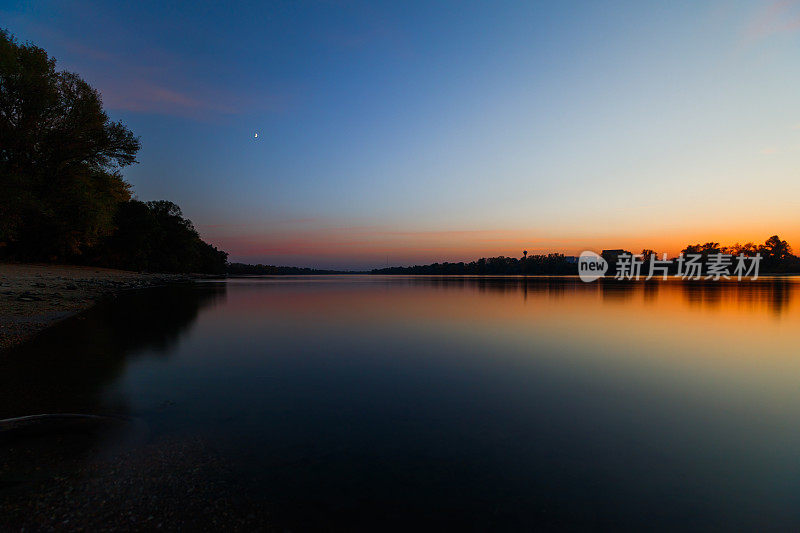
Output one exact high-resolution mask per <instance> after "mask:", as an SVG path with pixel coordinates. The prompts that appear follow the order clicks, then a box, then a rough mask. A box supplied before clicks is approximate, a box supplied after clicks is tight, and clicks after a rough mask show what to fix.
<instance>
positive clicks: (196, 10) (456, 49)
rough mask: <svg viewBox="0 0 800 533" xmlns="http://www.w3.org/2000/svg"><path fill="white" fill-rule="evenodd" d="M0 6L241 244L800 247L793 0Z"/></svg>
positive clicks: (410, 253) (271, 259)
mask: <svg viewBox="0 0 800 533" xmlns="http://www.w3.org/2000/svg"><path fill="white" fill-rule="evenodd" d="M0 27H5V28H7V29H8V30H10V31H11V33H13V34H14V35H15V36H16V37H17V38H18V40H21V41H31V42H33V43H35V44H37V45H39V46H41V47H43V48H45V49H46V50H47V51H48V53H50V55H51V56H53V57H55V58H56V59H57V61H58V64H57V65H58V68H59V69H66V70H70V71H74V72H77V73H79V74H81V76H83V77H84V79H86V80H87V81H88V82H89V83H90V84H92V85H93V86H94V87H95V88H97V89H98V90H99V91H100V92H101V94H102V96H103V101H104V104H105V107H106V109H107V111H108V114H109V116H110V117H111V118H112V119H115V120H122V121H124V122H125V123H126V124H127V125H128V127H129V128H130V129H131V130H132V131H133V132H134V133H135V134H136V135H138V136H139V137H140V138H141V141H142V149H141V151H140V153H139V155H138V161H139V162H138V164H136V165H134V166H132V167H128V168H126V169H125V171H124V175H125V177H126V179H127V180H128V181H129V182H130V183H132V184H133V190H134V193H135V195H136V197H137V198H139V199H141V200H155V199H168V200H171V201H173V202H175V203H177V204H178V205H180V206H181V208H182V209H183V212H184V215H186V216H187V217H188V218H190V219H191V220H192V221H193V222H194V224H195V226H196V227H197V229H198V231H199V232H200V234H201V236H202V237H203V238H204V239H206V240H207V241H209V242H211V243H213V244H215V245H216V246H218V247H220V248H222V249H224V250H226V251H228V252H229V253H230V260H232V261H244V262H251V263H266V264H275V265H297V266H311V267H323V268H345V269H367V268H375V267H383V266H385V265H386V264H390V265H408V264H419V263H429V262H434V261H439V262H441V261H463V260H473V259H477V258H479V257H487V256H496V255H507V256H520V255H521V253H522V250H528V251H529V253H544V252H550V251H555V252H561V253H566V254H568V255H578V254H579V253H580V252H581V251H582V250H596V251H599V250H601V249H604V248H626V249H629V250H633V251H639V250H641V249H643V248H650V249H654V250H656V251H659V252H667V253H670V254H674V253H677V252H679V251H680V249H681V248H683V247H684V245H686V244H688V243H694V242H707V241H716V242H721V243H722V244H733V243H734V242H737V241H739V242H742V243H743V242H747V241H754V242H763V241H764V240H765V239H766V238H767V237H769V236H770V235H773V234H775V233H777V234H779V235H780V236H781V237H782V238H783V239H786V240H788V241H789V243H790V244H793V245H794V246H795V252H798V251H800V179H798V178H800V176H799V175H798V173H799V172H798V171H800V105H798V102H800V93H798V87H800V1H779V2H772V1H752V0H749V1H732V0H728V1H718V2H715V1H708V2H703V1H698V0H693V1H681V0H675V1H671V2H641V1H608V2H596V1H594V2H571V1H552V2H534V1H526V2H502V1H486V2H469V1H441V2H432V1H421V2H415V1H397V2H349V1H341V2H339V1H333V0H331V1H320V2H299V1H285V2H252V3H250V2H239V3H236V4H235V5H229V4H228V3H222V2H203V1H196V0H195V1H192V2H163V1H157V2H150V1H146V0H142V1H138V2H115V1H103V2H96V3H94V2H82V1H76V2H53V1H47V0H43V1H37V2H28V1H20V2H14V1H7V0H0ZM256 134H257V137H256Z"/></svg>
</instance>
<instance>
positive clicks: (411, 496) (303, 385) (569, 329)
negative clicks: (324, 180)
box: [0, 276, 800, 530]
mask: <svg viewBox="0 0 800 533" xmlns="http://www.w3.org/2000/svg"><path fill="white" fill-rule="evenodd" d="M799 289H800V280H798V279H797V278H773V279H762V280H759V281H757V282H742V283H736V282H728V283H711V282H706V283H704V282H666V283H647V284H645V283H644V282H638V283H631V284H621V283H615V282H599V283H594V284H584V283H582V282H580V281H578V280H576V279H571V278H549V279H528V280H525V279H522V278H506V279H492V278H484V279H474V278H427V277H419V278H410V277H375V276H363V277H361V276H353V277H316V278H315V277H292V278H288V277H283V278H249V279H236V280H228V281H225V282H208V283H200V284H197V285H196V286H189V287H172V288H164V289H152V290H146V291H140V292H135V293H130V294H126V295H124V296H122V297H119V298H117V299H116V300H115V301H112V302H108V303H106V304H102V305H101V306H98V307H97V308H95V309H94V310H92V311H90V312H88V313H85V314H84V315H82V316H80V317H77V318H75V319H71V320H69V321H67V322H64V323H62V324H61V325H60V326H58V327H56V328H53V329H52V330H50V331H48V332H47V333H45V334H44V335H42V336H40V337H39V338H37V339H36V340H34V341H33V342H31V343H29V344H28V345H26V346H24V347H22V348H20V349H17V350H16V351H14V352H11V353H10V354H9V355H8V358H7V360H5V361H3V362H2V363H0V385H1V386H2V396H0V398H2V403H0V418H6V417H12V416H20V415H26V414H33V413H52V412H83V413H107V414H121V415H127V416H131V417H134V418H135V419H136V420H139V421H141V422H142V423H143V424H144V425H145V426H146V428H147V432H146V436H145V437H144V438H145V439H155V438H158V437H161V436H164V435H172V436H176V437H192V438H202V439H204V440H205V441H206V442H209V443H211V445H212V446H213V447H214V449H215V450H217V451H218V452H219V453H220V454H221V455H222V456H223V457H224V458H225V459H226V460H227V461H229V463H230V464H231V465H232V468H233V471H234V473H235V475H236V476H237V478H238V479H239V480H240V482H241V483H242V485H243V486H244V487H246V490H247V491H248V492H249V493H250V494H252V495H253V496H254V497H255V498H257V499H258V500H259V501H263V502H264V504H265V505H268V506H269V507H270V509H271V512H272V513H273V516H274V517H275V521H276V523H277V524H279V525H281V526H285V527H287V528H291V529H298V530H302V529H304V528H313V527H320V526H325V527H328V528H330V529H349V528H355V529H358V528H365V529H368V528H371V527H376V526H392V527H397V528H402V527H406V526H412V527H413V526H420V525H426V526H431V525H441V526H453V527H454V526H458V527H462V528H467V529H500V530H509V529H511V530H514V529H519V528H532V527H537V526H538V527H543V528H549V527H552V528H556V529H558V528H574V527H607V526H610V527H626V528H628V527H646V526H659V527H663V528H665V529H667V528H678V527H681V528H684V529H703V528H709V527H728V528H730V527H735V528H757V527H759V526H763V525H770V526H773V527H775V528H779V529H784V528H785V529H789V528H791V529H795V530H796V529H797V527H798V526H800V296H798V290H799ZM137 442H139V441H137ZM101 444H102V442H101ZM130 445H131V446H137V445H139V444H130ZM100 448H102V445H101V446H100Z"/></svg>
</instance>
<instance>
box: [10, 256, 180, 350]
mask: <svg viewBox="0 0 800 533" xmlns="http://www.w3.org/2000/svg"><path fill="white" fill-rule="evenodd" d="M190 279H191V277H189V276H186V275H181V274H143V273H138V272H129V271H125V270H113V269H108V268H96V267H83V266H70V265H46V264H20V263H0V351H3V350H5V349H6V348H9V347H11V346H14V345H16V344H18V343H20V342H22V341H24V340H25V339H27V338H29V337H30V336H32V335H34V334H36V333H38V332H39V331H41V330H43V329H45V328H46V327H48V326H50V325H52V324H54V323H55V322H58V321H59V320H63V319H64V318H66V317H69V316H71V315H73V314H75V313H78V312H80V311H83V310H84V309H88V308H89V307H91V306H92V305H93V304H94V303H95V302H96V301H98V300H99V299H101V298H104V297H111V296H113V295H114V294H116V293H117V292H119V291H123V290H128V289H137V288H144V287H152V286H157V285H163V284H165V283H176V282H181V281H188V280H190Z"/></svg>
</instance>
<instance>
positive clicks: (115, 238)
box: [90, 200, 228, 274]
mask: <svg viewBox="0 0 800 533" xmlns="http://www.w3.org/2000/svg"><path fill="white" fill-rule="evenodd" d="M114 224H115V225H116V227H117V230H116V231H115V232H114V233H113V234H112V235H111V236H109V237H107V238H105V239H103V240H102V241H101V243H100V245H99V246H97V247H96V248H95V249H93V250H92V253H93V254H94V255H93V256H92V257H91V258H90V259H91V262H93V263H97V264H102V265H104V266H109V267H115V268H125V269H129V270H139V271H141V270H147V271H150V272H203V273H208V274H224V273H225V268H226V263H227V258H228V254H227V253H225V252H223V251H220V250H217V249H216V248H215V247H213V246H211V245H210V244H208V243H206V242H203V240H202V239H200V236H199V235H198V233H197V231H196V230H195V229H194V225H193V224H192V222H191V221H190V220H188V219H185V218H183V213H182V212H181V209H180V207H178V206H177V205H175V204H174V203H172V202H168V201H166V200H159V201H155V202H140V201H138V200H131V201H129V202H125V203H123V204H121V205H120V206H119V210H118V211H117V215H116V217H115V219H114Z"/></svg>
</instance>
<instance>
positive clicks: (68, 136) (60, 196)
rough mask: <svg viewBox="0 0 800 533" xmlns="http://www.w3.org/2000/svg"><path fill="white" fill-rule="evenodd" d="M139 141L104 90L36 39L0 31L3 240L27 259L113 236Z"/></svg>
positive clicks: (48, 256) (11, 250)
mask: <svg viewBox="0 0 800 533" xmlns="http://www.w3.org/2000/svg"><path fill="white" fill-rule="evenodd" d="M138 150H139V140H138V139H137V138H136V137H134V135H133V133H131V131H130V130H128V128H126V127H125V125H123V124H122V123H120V122H112V121H111V120H109V118H108V116H107V115H106V114H105V112H104V111H103V106H102V101H101V99H100V95H99V94H98V92H97V91H96V90H95V89H93V88H92V87H91V86H90V85H89V84H88V83H86V82H85V81H84V80H83V79H81V78H80V76H78V75H77V74H73V73H71V72H64V71H56V62H55V60H54V59H52V58H50V57H48V55H47V53H46V52H45V51H44V50H43V49H41V48H39V47H37V46H35V45H33V44H19V43H18V42H17V41H16V40H15V39H14V38H13V37H12V36H11V35H10V34H9V33H8V32H7V31H4V30H0V190H2V194H0V243H3V244H4V245H5V246H6V247H7V248H8V250H7V252H9V253H13V254H14V255H16V256H18V257H22V258H35V259H51V258H63V257H65V256H68V255H71V254H77V253H80V251H81V250H82V249H83V248H84V247H86V246H90V245H93V244H95V243H96V242H97V241H98V240H99V239H100V238H101V237H103V236H105V235H108V234H110V233H111V232H112V231H113V229H114V225H113V218H114V213H115V211H116V206H117V204H118V203H119V202H121V201H125V200H127V199H129V198H130V192H129V185H128V184H127V183H126V182H125V181H124V180H123V179H122V176H121V175H120V173H119V169H121V168H122V167H124V166H126V165H130V164H132V163H134V162H135V161H136V160H135V156H136V152H137V151H138Z"/></svg>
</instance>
